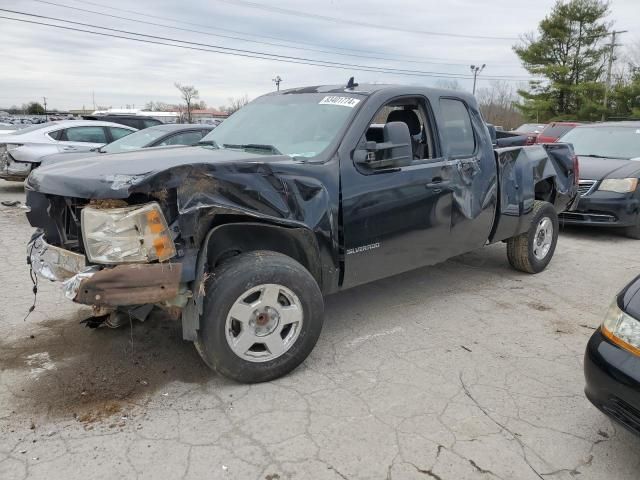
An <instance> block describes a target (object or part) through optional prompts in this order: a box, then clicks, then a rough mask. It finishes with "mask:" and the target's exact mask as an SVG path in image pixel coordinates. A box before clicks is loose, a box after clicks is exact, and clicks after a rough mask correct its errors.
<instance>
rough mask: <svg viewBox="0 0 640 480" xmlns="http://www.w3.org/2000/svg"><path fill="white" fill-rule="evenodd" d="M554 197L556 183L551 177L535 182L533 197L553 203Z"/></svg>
mask: <svg viewBox="0 0 640 480" xmlns="http://www.w3.org/2000/svg"><path fill="white" fill-rule="evenodd" d="M555 197H556V185H555V182H554V181H553V178H547V179H545V180H541V181H540V182H538V183H536V186H535V199H536V200H542V201H544V202H549V203H554V201H555Z"/></svg>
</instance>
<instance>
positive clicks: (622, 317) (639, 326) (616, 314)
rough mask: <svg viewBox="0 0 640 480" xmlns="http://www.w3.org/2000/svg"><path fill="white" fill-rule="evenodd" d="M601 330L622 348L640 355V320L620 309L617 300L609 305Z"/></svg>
mask: <svg viewBox="0 0 640 480" xmlns="http://www.w3.org/2000/svg"><path fill="white" fill-rule="evenodd" d="M601 331H602V334H603V335H604V336H605V337H607V338H608V339H609V340H611V341H612V342H613V343H615V344H616V345H618V346H619V347H620V348H624V349H625V350H627V351H628V352H631V353H633V354H635V355H638V356H640V321H638V320H636V319H635V318H633V317H632V316H631V315H628V314H626V313H625V312H623V311H622V310H620V307H618V303H617V301H616V300H614V301H613V303H612V304H611V307H609V311H608V312H607V315H606V316H605V318H604V322H603V323H602V329H601Z"/></svg>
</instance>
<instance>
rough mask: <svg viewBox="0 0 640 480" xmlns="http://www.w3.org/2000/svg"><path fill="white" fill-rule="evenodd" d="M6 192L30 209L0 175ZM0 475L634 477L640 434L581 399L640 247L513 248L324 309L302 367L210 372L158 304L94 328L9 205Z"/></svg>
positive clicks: (494, 249)
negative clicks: (540, 252)
mask: <svg viewBox="0 0 640 480" xmlns="http://www.w3.org/2000/svg"><path fill="white" fill-rule="evenodd" d="M0 200H19V201H24V194H23V192H22V184H19V183H11V182H4V181H0ZM0 231H1V232H2V233H1V234H0V252H2V253H1V254H2V260H3V263H2V267H1V268H0V285H1V286H2V287H1V288H2V290H3V293H2V295H1V296H0V299H1V307H0V479H2V480H13V479H23V478H30V479H39V478H46V479H65V480H73V479H82V480H86V479H88V478H90V479H92V480H93V479H102V478H104V479H116V478H126V479H129V478H131V479H134V478H135V479H138V478H139V479H144V478H149V479H205V478H206V479H208V480H210V479H218V478H220V479H263V480H282V479H337V480H344V479H349V480H352V479H353V480H355V479H421V480H425V479H440V480H460V479H492V478H500V479H505V480H507V479H508V480H519V479H522V480H526V479H540V478H543V479H580V480H587V479H593V480H596V479H597V480H601V479H608V480H623V479H628V480H637V479H638V478H639V476H640V473H639V472H640V455H639V454H638V452H639V451H640V439H638V438H636V437H634V436H633V435H631V434H630V433H628V432H627V431H626V430H624V429H622V428H621V427H618V426H617V425H615V424H613V423H612V422H611V421H610V420H609V419H607V418H606V417H605V416H603V415H602V414H601V413H600V412H598V411H597V410H596V409H595V408H594V407H592V406H591V404H590V403H589V402H588V401H587V400H586V399H585V397H584V394H583V387H584V378H583V373H582V357H583V353H584V348H585V345H586V342H587V340H588V338H589V336H590V335H591V334H592V332H593V331H594V329H595V328H596V327H597V326H598V325H599V323H600V322H601V320H602V318H603V315H604V313H605V312H606V310H607V307H608V305H609V303H610V302H611V300H612V297H613V295H614V294H615V293H616V291H617V290H619V289H620V288H621V287H622V286H624V285H625V284H626V283H627V282H628V281H629V280H630V279H631V278H633V277H634V276H635V275H637V274H638V273H640V265H639V262H638V254H637V252H638V249H639V247H640V241H637V240H630V239H627V238H625V237H622V236H619V235H617V234H614V233H611V232H606V231H598V230H584V229H565V230H563V232H562V234H561V237H560V240H559V243H558V248H557V250H556V254H555V257H554V259H553V261H552V263H551V265H550V266H549V268H548V269H547V270H546V271H545V272H543V273H541V274H539V275H535V276H531V275H526V274H523V273H519V272H515V271H513V270H511V269H510V268H509V265H508V263H507V260H506V251H505V246H504V245H503V244H498V245H493V246H490V247H487V248H484V249H481V250H478V251H475V252H472V253H469V254H466V255H462V256H460V257H456V258H454V259H451V260H449V261H447V262H445V263H442V264H440V265H437V266H435V267H431V268H423V269H419V270H416V271H413V272H410V273H407V274H403V275H400V276H396V277H392V278H388V279H385V280H382V281H378V282H375V283H372V284H369V285H365V286H362V287H359V288H356V289H353V290H349V291H346V292H343V293H340V294H337V295H334V296H331V297H329V298H327V300H326V302H327V309H326V320H325V327H324V330H323V332H322V336H321V338H320V340H319V342H318V345H317V346H316V348H315V350H314V351H313V353H312V354H311V356H310V357H309V359H308V360H307V361H306V362H305V363H304V364H303V365H302V366H301V367H300V368H298V369H297V370H296V371H295V372H294V373H292V374H290V375H288V376H287V377H284V378H281V379H279V380H277V381H274V382H270V383H265V384H260V385H252V386H247V385H240V384H236V383H233V382H231V381H229V380H226V379H224V378H221V377H219V376H217V375H216V374H214V373H212V372H210V371H209V370H208V369H207V368H206V367H205V366H204V365H203V363H202V362H201V361H200V359H199V357H198V355H197V353H196V352H195V350H194V348H193V346H192V345H191V344H190V343H188V342H184V341H183V340H182V339H181V335H180V328H179V324H178V323H177V322H175V321H172V320H170V319H169V318H167V317H165V316H163V315H162V313H160V312H158V313H156V314H154V315H152V317H151V318H150V319H148V320H147V321H146V322H144V323H134V324H132V325H129V326H126V327H123V328H121V329H117V330H110V329H97V330H93V329H89V328H86V327H84V326H83V325H81V324H80V321H81V320H83V319H85V318H87V317H88V316H89V314H90V311H89V309H87V308H84V307H78V306H76V305H73V304H71V303H70V302H69V301H67V300H66V299H65V298H64V296H63V294H62V292H61V290H60V289H59V287H58V286H57V285H56V284H53V283H49V282H44V281H41V282H40V285H39V289H38V295H37V299H36V309H35V311H34V312H33V313H32V314H31V315H30V316H29V317H28V318H27V319H26V320H25V319H24V317H25V315H26V314H27V312H28V310H29V307H30V306H31V305H32V304H33V301H34V296H33V293H32V284H31V281H30V279H29V275H28V268H27V265H26V263H25V245H26V242H27V240H28V239H29V237H30V235H31V228H30V226H29V225H28V223H27V221H26V218H25V216H24V210H23V209H21V208H20V205H18V206H15V207H5V206H0Z"/></svg>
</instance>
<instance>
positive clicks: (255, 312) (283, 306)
mask: <svg viewBox="0 0 640 480" xmlns="http://www.w3.org/2000/svg"><path fill="white" fill-rule="evenodd" d="M303 320H304V315H303V311H302V304H301V303H300V299H299V298H298V297H297V296H296V294H295V293H293V292H292V291H291V290H290V289H288V288H287V287H285V286H283V285H277V284H273V283H268V284H263V285H258V286H256V287H253V288H251V289H249V290H247V291H246V292H244V293H243V294H242V295H240V296H239V297H238V299H237V300H236V301H235V302H234V304H233V305H232V307H231V309H230V310H229V313H228V314H227V321H226V324H225V336H226V339H227V344H228V345H229V348H231V350H232V351H233V353H235V354H236V355H237V356H238V357H240V358H242V359H243V360H246V361H248V362H268V361H271V360H274V359H276V358H278V357H280V356H282V355H284V353H285V352H287V350H289V349H290V348H291V347H292V346H293V344H294V343H295V342H296V340H297V339H298V337H299V335H300V330H301V329H302V322H303Z"/></svg>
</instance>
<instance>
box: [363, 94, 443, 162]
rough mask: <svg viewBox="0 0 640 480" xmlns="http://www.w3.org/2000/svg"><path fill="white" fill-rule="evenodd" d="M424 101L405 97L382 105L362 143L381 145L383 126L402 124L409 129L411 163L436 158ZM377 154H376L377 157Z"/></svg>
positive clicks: (431, 130) (419, 98)
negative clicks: (395, 123)
mask: <svg viewBox="0 0 640 480" xmlns="http://www.w3.org/2000/svg"><path fill="white" fill-rule="evenodd" d="M427 112H428V107H427V104H426V99H424V98H421V97H405V98H402V99H398V100H394V101H392V102H389V103H387V104H386V105H384V106H383V107H382V108H381V109H380V110H378V113H376V115H375V117H374V118H373V120H372V122H371V124H370V125H369V128H368V129H367V132H366V133H365V136H364V139H363V140H364V141H368V142H376V143H383V142H384V138H383V132H384V126H385V125H386V124H387V123H390V122H403V123H406V124H407V126H408V127H409V133H410V134H411V147H412V152H413V159H412V160H411V161H410V162H408V163H407V165H411V164H413V163H416V162H419V161H424V160H430V159H433V158H436V156H437V155H436V152H435V146H434V142H433V129H432V126H431V122H430V121H429V119H430V118H431V117H430V116H429V115H428V113H427ZM378 153H379V152H376V155H378Z"/></svg>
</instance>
